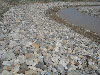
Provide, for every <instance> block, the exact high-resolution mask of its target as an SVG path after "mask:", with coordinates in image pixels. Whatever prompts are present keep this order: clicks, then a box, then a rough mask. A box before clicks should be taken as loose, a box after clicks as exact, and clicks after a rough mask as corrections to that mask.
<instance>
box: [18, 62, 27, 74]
mask: <svg viewBox="0 0 100 75" xmlns="http://www.w3.org/2000/svg"><path fill="white" fill-rule="evenodd" d="M28 70H29V68H28V66H27V65H26V64H25V63H24V64H21V65H20V69H19V71H18V73H19V74H21V73H24V74H25V71H28Z"/></svg>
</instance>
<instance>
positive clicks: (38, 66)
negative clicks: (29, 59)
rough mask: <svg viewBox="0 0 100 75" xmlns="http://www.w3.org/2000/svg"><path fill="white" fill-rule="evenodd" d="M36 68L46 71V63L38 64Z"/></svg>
mask: <svg viewBox="0 0 100 75" xmlns="http://www.w3.org/2000/svg"><path fill="white" fill-rule="evenodd" d="M35 67H36V68H40V69H42V70H45V69H46V67H45V66H44V63H43V62H38V64H36V65H35Z"/></svg>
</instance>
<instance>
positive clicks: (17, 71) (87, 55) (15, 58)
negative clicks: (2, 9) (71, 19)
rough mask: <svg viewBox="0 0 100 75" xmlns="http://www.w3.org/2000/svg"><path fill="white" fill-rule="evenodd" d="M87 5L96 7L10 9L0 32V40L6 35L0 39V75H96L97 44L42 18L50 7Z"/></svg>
mask: <svg viewBox="0 0 100 75" xmlns="http://www.w3.org/2000/svg"><path fill="white" fill-rule="evenodd" d="M87 4H89V5H95V4H98V5H100V4H99V3H95V2H93V3H88V2H87V3H84V2H79V3H69V2H53V3H52V2H51V3H35V4H31V3H29V4H24V5H19V6H15V7H12V8H10V9H9V11H7V12H6V13H4V14H3V16H4V18H3V21H2V27H1V29H2V30H0V31H1V32H0V39H2V37H4V35H6V37H5V38H4V39H3V40H0V59H1V60H0V75H32V74H34V75H46V74H47V75H51V74H54V75H59V74H61V75H62V74H68V75H69V74H70V75H74V74H76V75H85V74H87V75H98V73H100V72H99V69H100V44H98V43H96V42H93V41H92V40H91V39H89V38H86V37H84V36H83V35H81V34H78V33H76V32H74V31H73V30H72V29H70V28H69V27H66V26H65V25H63V24H59V23H57V22H55V21H54V20H50V19H49V18H48V17H46V15H45V12H46V10H47V9H48V8H52V7H54V6H63V5H68V6H70V5H73V6H75V5H87ZM4 30H6V31H4ZM1 34H2V35H1ZM72 38H73V39H72Z"/></svg>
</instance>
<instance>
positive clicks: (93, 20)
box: [58, 8, 100, 35]
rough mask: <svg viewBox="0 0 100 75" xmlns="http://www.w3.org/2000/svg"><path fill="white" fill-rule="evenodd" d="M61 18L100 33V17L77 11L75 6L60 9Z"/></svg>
mask: <svg viewBox="0 0 100 75" xmlns="http://www.w3.org/2000/svg"><path fill="white" fill-rule="evenodd" d="M58 15H59V17H60V18H62V19H65V20H67V21H69V22H71V23H73V24H75V25H78V26H81V27H84V28H86V29H89V30H91V31H93V32H96V33H99V35H100V18H97V17H94V16H90V15H88V14H85V13H81V12H79V11H77V10H76V9H75V8H63V9H61V10H59V11H58Z"/></svg>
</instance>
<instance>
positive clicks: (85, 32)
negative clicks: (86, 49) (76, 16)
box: [46, 4, 100, 43]
mask: <svg viewBox="0 0 100 75" xmlns="http://www.w3.org/2000/svg"><path fill="white" fill-rule="evenodd" d="M86 6H88V7H91V8H92V7H94V6H95V7H96V6H98V4H90V5H89V4H86V5H84V4H83V5H81V4H80V5H64V6H62V7H53V8H52V9H51V8H49V9H48V10H47V13H46V15H47V16H49V17H50V18H51V19H53V20H55V21H57V22H59V23H62V24H65V25H66V26H67V27H70V28H71V29H72V30H74V31H75V32H77V33H79V34H82V35H84V36H85V37H88V38H90V39H91V40H93V41H96V42H98V43H100V35H99V34H98V33H96V32H93V31H90V30H87V29H85V28H83V27H79V26H77V25H75V24H73V23H71V22H70V21H68V20H67V21H66V20H64V19H62V18H60V17H59V15H58V14H57V12H58V11H59V10H61V9H63V8H70V7H76V9H77V10H79V8H80V10H79V11H81V12H82V10H81V8H85V7H86ZM83 11H85V10H83ZM97 13H98V12H97ZM97 13H96V14H97ZM91 14H92V13H91Z"/></svg>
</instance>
